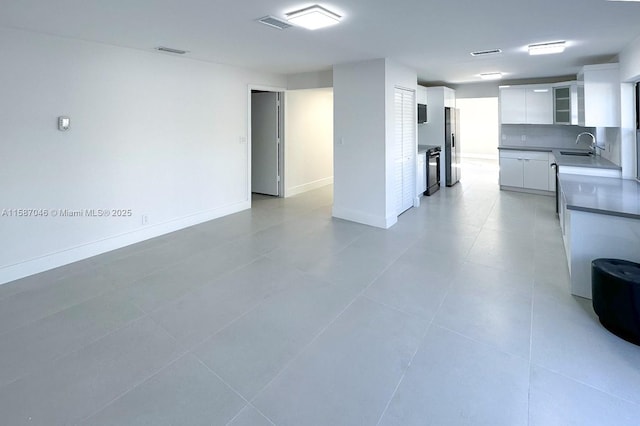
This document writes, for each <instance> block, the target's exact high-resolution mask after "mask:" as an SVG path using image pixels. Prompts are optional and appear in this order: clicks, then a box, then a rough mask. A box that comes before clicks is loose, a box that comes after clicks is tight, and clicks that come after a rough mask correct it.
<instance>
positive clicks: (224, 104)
mask: <svg viewBox="0 0 640 426" xmlns="http://www.w3.org/2000/svg"><path fill="white" fill-rule="evenodd" d="M0 51H2V54H3V62H2V67H0V81H3V82H4V83H5V84H4V85H3V93H2V101H1V102H2V106H3V108H2V110H3V111H2V114H0V140H2V143H1V144H0V158H2V167H1V168H0V194H2V205H1V206H0V209H131V211H132V214H133V215H132V216H131V217H124V218H114V217H109V218H89V217H84V218H62V217H57V218H53V217H51V216H49V217H46V218H15V217H0V235H2V242H3V244H2V245H1V246H0V282H6V281H9V280H12V279H15V278H19V277H21V276H25V275H29V274H32V273H35V272H39V271H42V270H46V269H49V268H51V267H55V266H59V265H61V264H65V263H69V262H71V261H75V260H79V259H81V258H85V257H89V256H92V255H95V254H98V253H101V252H104V251H108V250H111V249H115V248H118V247H121V246H124V245H127V244H131V243H133V242H137V241H140V240H143V239H146V238H150V237H152V236H156V235H160V234H162V233H165V232H169V231H171V230H175V229H179V228H182V227H185V226H189V225H192V224H195V223H198V222H201V221H205V220H209V219H212V218H215V217H219V216H221V215H225V214H229V213H231V212H235V211H239V210H242V209H246V208H248V207H250V193H249V187H248V177H249V170H248V152H249V151H248V146H247V143H246V140H247V139H246V138H247V128H248V118H247V117H248V84H259V85H270V86H281V87H284V86H285V85H286V79H285V78H284V76H276V75H267V74H261V73H256V72H251V71H246V70H242V69H238V68H232V67H227V66H221V65H215V64H210V63H205V62H200V61H193V60H189V59H188V58H186V57H176V56H170V55H166V54H161V53H157V52H153V51H150V52H146V51H140V50H133V49H125V48H119V47H113V46H108V45H101V44H96V43H88V42H82V41H76V40H71V39H65V38H57V37H50V36H45V35H40V34H34V33H28V32H22V31H14V30H6V29H3V30H0ZM60 115H68V116H70V117H71V123H72V124H71V130H69V131H68V132H59V131H58V130H57V129H56V118H57V117H58V116H60ZM142 215H148V218H149V223H148V225H146V226H142V219H141V218H142Z"/></svg>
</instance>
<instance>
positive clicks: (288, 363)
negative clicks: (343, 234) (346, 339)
mask: <svg viewBox="0 0 640 426" xmlns="http://www.w3.org/2000/svg"><path fill="white" fill-rule="evenodd" d="M407 250H408V248H407ZM405 251H406V250H405ZM405 251H403V252H402V254H404V252H405ZM402 254H401V255H402ZM401 255H400V256H401ZM400 256H398V257H397V258H396V260H397V259H398V258H399V257H400ZM396 260H394V261H393V262H391V263H390V264H389V265H387V267H386V268H384V269H383V270H382V271H381V272H380V273H379V274H378V275H377V277H376V278H374V279H373V280H371V282H370V283H369V284H367V285H366V286H365V287H364V288H363V289H362V290H361V291H360V292H359V293H357V294H356V295H355V296H354V297H353V299H352V300H351V302H349V303H348V304H347V305H346V306H345V307H344V308H343V309H342V310H341V311H340V312H338V314H337V315H336V316H335V318H334V319H333V320H331V321H329V323H327V324H326V325H325V326H324V327H322V328H321V329H320V330H319V331H318V332H317V333H316V335H315V336H314V337H313V338H312V339H311V340H310V341H309V343H307V344H306V345H305V346H303V347H302V348H301V349H300V351H299V352H298V353H297V354H296V355H295V356H293V357H292V358H291V359H290V360H289V361H288V362H287V363H286V364H285V365H283V366H282V368H281V369H280V371H278V373H277V374H276V375H275V376H273V377H272V378H271V380H269V381H268V382H267V383H266V384H265V385H264V386H263V387H262V389H260V390H259V391H258V392H257V393H256V395H255V396H254V397H253V398H252V399H251V402H252V403H253V401H255V399H256V398H257V397H258V396H260V394H261V393H262V392H263V391H264V390H265V389H267V388H268V387H269V386H270V385H271V384H272V383H273V382H274V381H275V380H276V379H277V378H279V377H280V376H281V375H282V374H283V373H284V372H285V371H286V370H287V369H288V368H289V367H290V366H291V365H292V364H293V363H294V362H295V361H296V360H298V359H299V358H300V357H301V356H302V355H303V354H304V353H305V352H306V351H307V350H308V349H309V348H310V347H311V346H312V345H313V344H314V343H315V342H316V341H317V340H318V339H319V338H320V336H322V334H324V332H325V331H326V330H328V329H329V327H331V326H332V325H333V324H335V323H336V322H337V321H338V319H339V318H340V317H341V316H342V315H343V314H344V313H345V312H346V311H347V310H348V309H349V308H350V307H351V306H352V305H353V304H354V303H355V302H356V300H357V299H358V298H360V297H361V296H362V295H363V294H364V293H365V292H366V291H367V289H368V288H369V287H370V286H371V285H372V284H373V283H374V282H375V281H376V280H377V279H378V278H379V277H380V276H382V275H383V274H384V273H385V272H386V271H387V270H388V269H389V268H391V266H392V265H393V264H394V263H395V262H396ZM334 284H335V283H334Z"/></svg>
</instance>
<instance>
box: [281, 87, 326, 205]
mask: <svg viewBox="0 0 640 426" xmlns="http://www.w3.org/2000/svg"><path fill="white" fill-rule="evenodd" d="M284 108H285V111H284V114H285V118H284V122H285V135H284V150H285V158H284V167H285V172H284V178H285V180H284V183H285V196H286V197H290V196H292V195H296V194H300V193H302V192H305V191H310V190H312V189H315V188H319V187H321V186H324V185H328V184H331V183H333V89H331V88H329V89H309V90H289V91H287V92H286V94H285V102H284Z"/></svg>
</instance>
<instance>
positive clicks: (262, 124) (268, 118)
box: [251, 92, 280, 196]
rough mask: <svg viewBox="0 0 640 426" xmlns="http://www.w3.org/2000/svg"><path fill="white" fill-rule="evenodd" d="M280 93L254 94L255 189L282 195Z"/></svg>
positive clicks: (253, 143)
mask: <svg viewBox="0 0 640 426" xmlns="http://www.w3.org/2000/svg"><path fill="white" fill-rule="evenodd" d="M278 98H279V95H278V93H275V92H257V93H252V94H251V192H256V193H259V194H266V195H275V196H278V195H279V192H278V181H279V177H278V157H279V153H278V149H279V142H280V139H279V138H280V135H279V131H280V129H279V122H278V120H279V113H278V108H279V99H278Z"/></svg>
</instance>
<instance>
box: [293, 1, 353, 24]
mask: <svg viewBox="0 0 640 426" xmlns="http://www.w3.org/2000/svg"><path fill="white" fill-rule="evenodd" d="M341 18H342V17H341V16H340V15H338V14H337V13H334V12H332V11H330V10H327V9H325V8H324V7H322V6H319V5H317V4H316V5H313V6H310V7H306V8H304V9H300V10H296V11H293V12H290V13H287V21H289V22H290V23H292V24H294V25H298V26H300V27H303V28H306V29H308V30H317V29H319V28H324V27H329V26H331V25H336V24H339V23H340V19H341Z"/></svg>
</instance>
